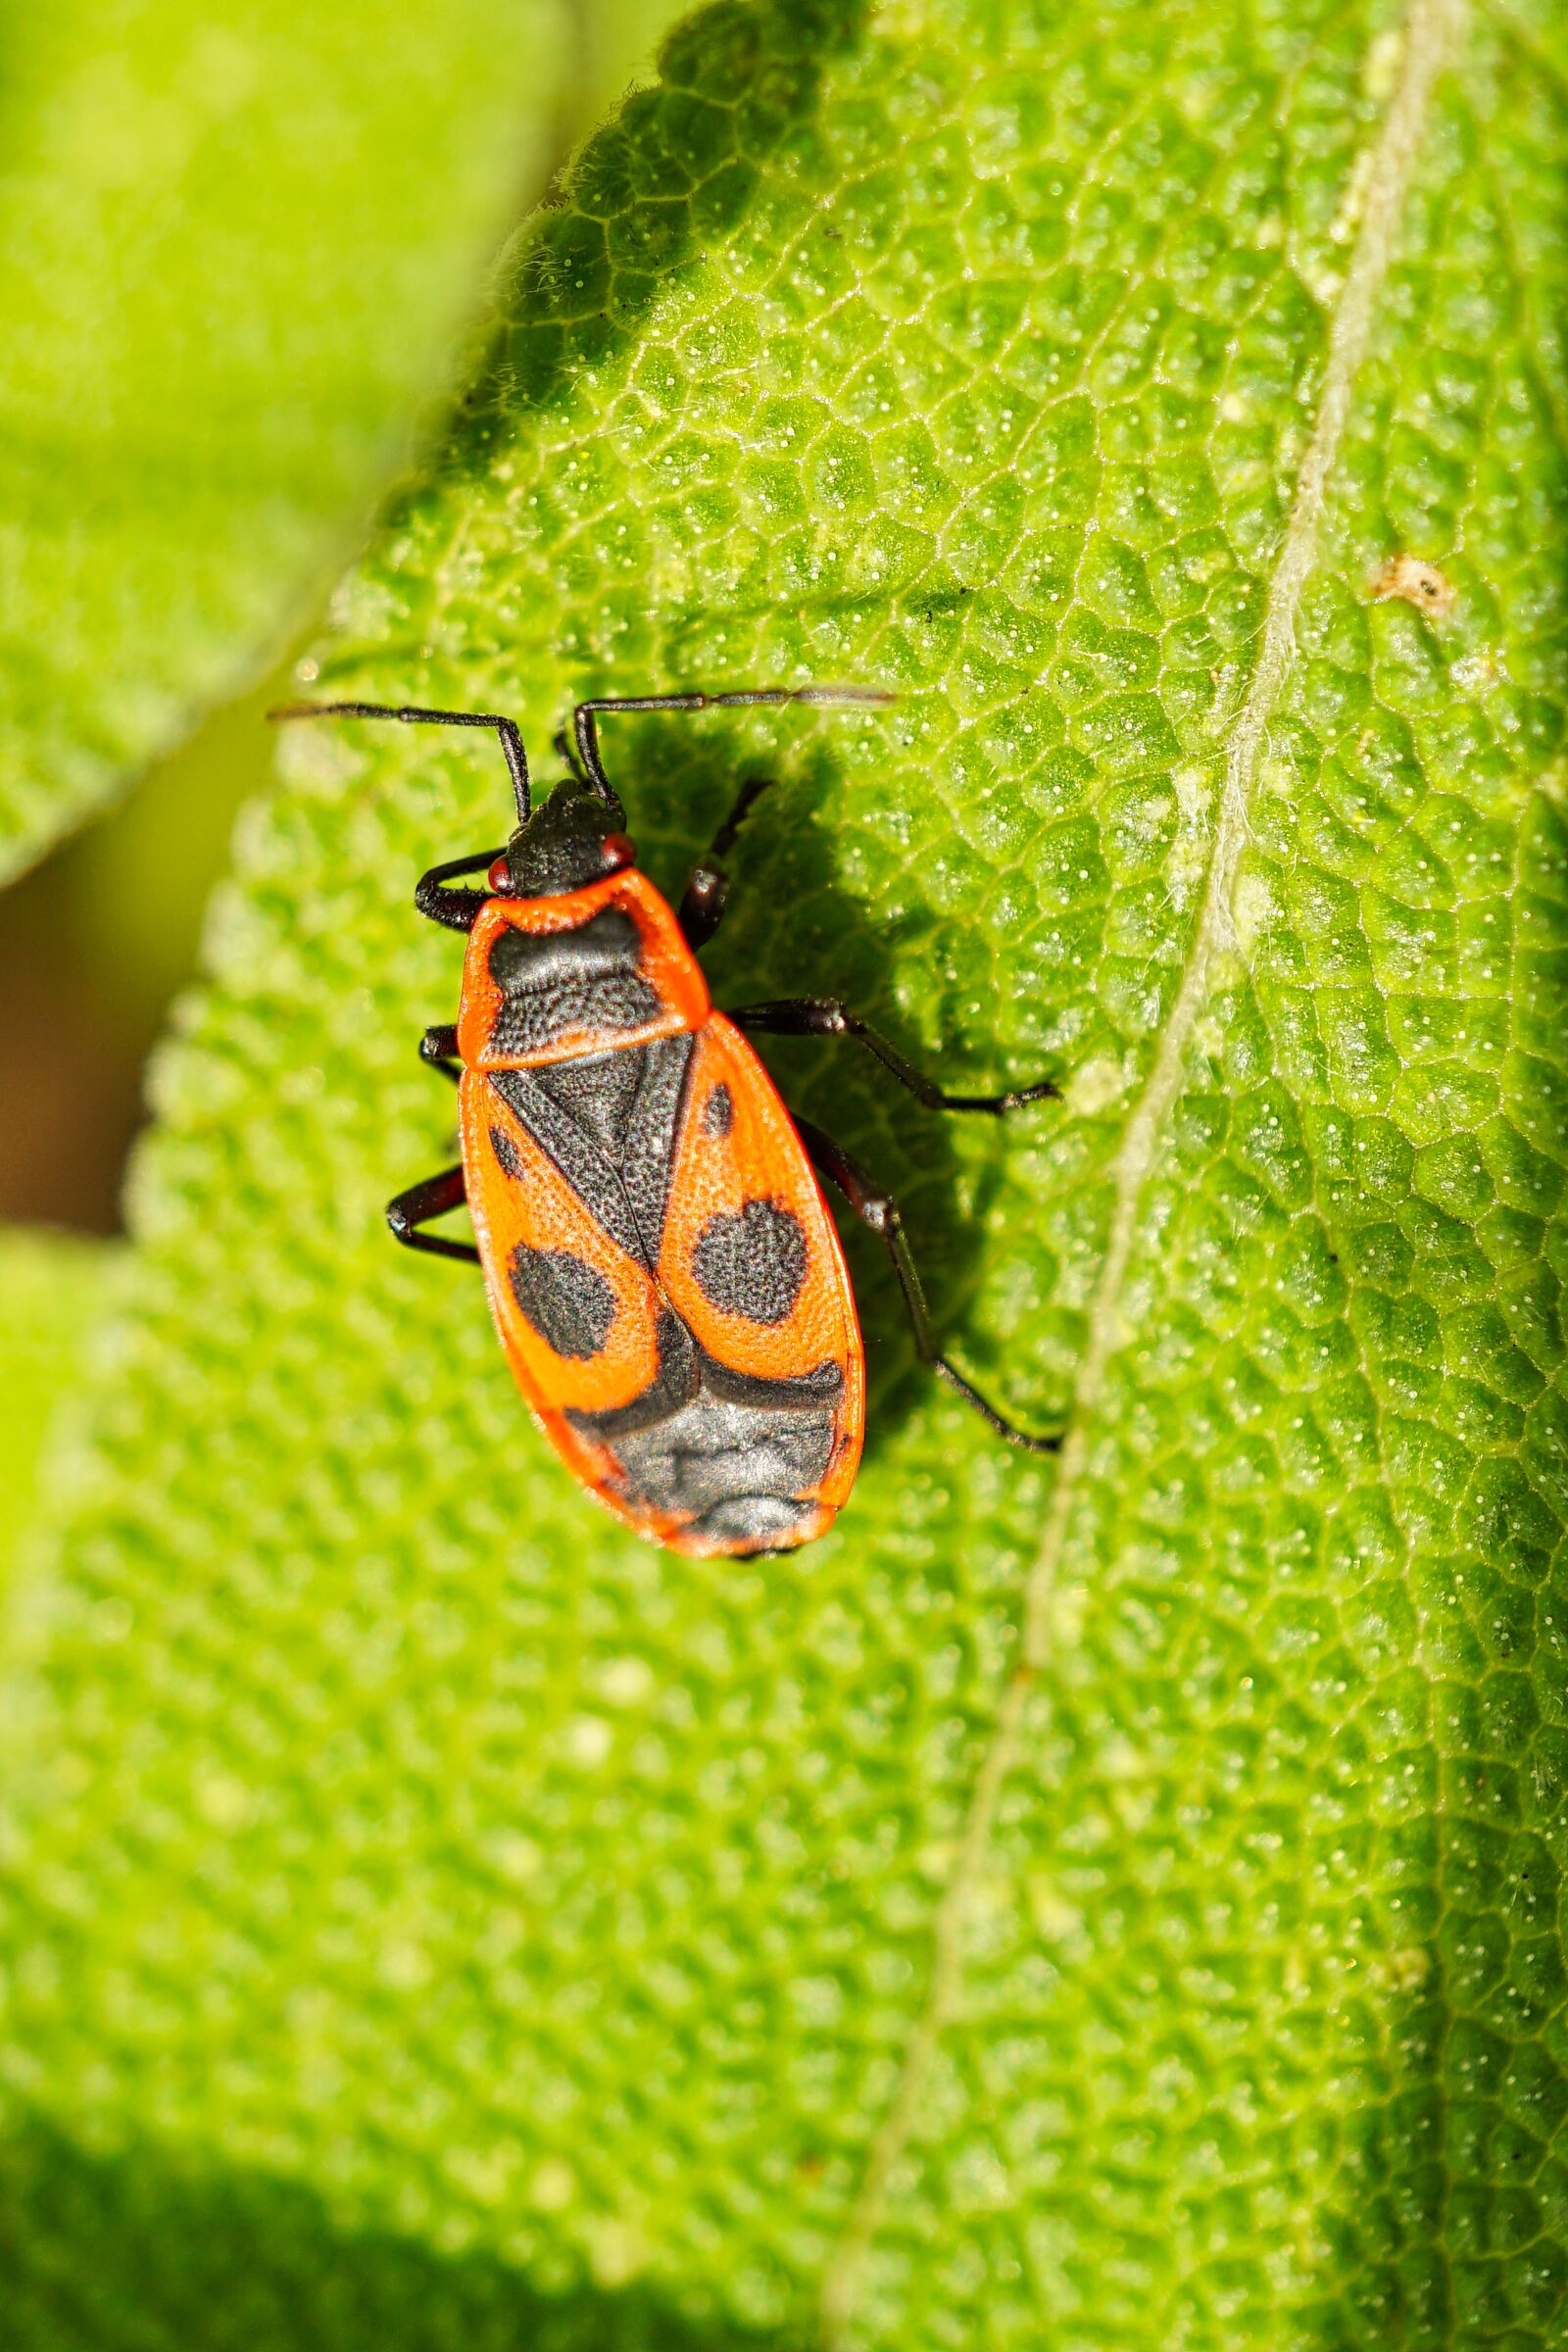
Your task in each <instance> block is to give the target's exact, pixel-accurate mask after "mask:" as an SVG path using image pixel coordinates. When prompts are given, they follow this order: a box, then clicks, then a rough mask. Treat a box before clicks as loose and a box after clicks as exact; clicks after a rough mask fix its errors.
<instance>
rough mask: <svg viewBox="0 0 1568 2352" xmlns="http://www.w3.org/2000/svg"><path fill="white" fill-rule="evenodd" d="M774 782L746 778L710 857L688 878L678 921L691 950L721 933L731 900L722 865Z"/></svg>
mask: <svg viewBox="0 0 1568 2352" xmlns="http://www.w3.org/2000/svg"><path fill="white" fill-rule="evenodd" d="M772 781H773V779H772V777H771V776H748V777H747V779H746V781H745V783H744V784H743V785H742V786H741V788H740V790H739V792H738V793H737V794H736V795H735V806H734V807H733V808H732V809H731V810H730V812H729V814H728V816H726V817H725V819H724V822H723V823H722V824H721V825H720V826H719V828H718V831H717V832H716V833H715V834H714V835H713V838H712V840H711V842H710V843H709V845H708V855H707V856H706V857H705V858H702V859H701V860H700V862H699V863H698V864H696V865H694V866H693V867H692V870H691V872H690V873H689V874H688V876H687V877H686V889H685V892H684V894H683V895H682V898H681V902H680V909H679V914H678V917H677V919H678V921H679V923H680V927H681V931H682V933H683V934H684V936H685V940H686V945H687V946H688V947H689V948H693V949H696V948H701V947H706V946H707V944H708V942H709V941H710V940H711V938H712V936H713V933H714V932H715V931H716V930H717V929H718V925H719V919H720V917H721V916H722V914H723V912H724V905H725V902H726V900H727V899H728V897H729V876H728V875H727V874H726V873H725V871H724V867H723V862H722V861H723V859H724V858H727V857H728V855H729V853H730V851H731V850H732V849H733V848H734V847H735V837H736V835H737V834H738V833H739V831H740V829H741V826H742V824H743V823H744V821H745V818H746V815H747V812H748V810H749V809H751V807H752V804H753V802H754V801H756V800H757V799H758V797H759V795H760V794H761V793H764V792H766V791H767V789H768V787H769V785H770V784H771V783H772Z"/></svg>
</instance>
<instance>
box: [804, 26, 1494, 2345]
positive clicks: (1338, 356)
mask: <svg viewBox="0 0 1568 2352" xmlns="http://www.w3.org/2000/svg"><path fill="white" fill-rule="evenodd" d="M1465 7H1466V0H1412V6H1411V8H1410V11H1409V14H1408V16H1407V18H1406V21H1405V40H1404V54H1403V60H1402V64H1401V68H1400V73H1399V79H1398V82H1397V87H1396V89H1395V92H1394V95H1393V98H1392V100H1391V103H1390V106H1389V110H1388V112H1387V114H1386V115H1385V117H1384V120H1383V123H1382V127H1381V129H1380V131H1379V134H1378V137H1377V140H1376V144H1375V146H1374V147H1373V149H1372V160H1371V164H1370V167H1369V168H1368V171H1367V179H1366V189H1365V198H1364V204H1363V209H1362V215H1361V222H1360V227H1359V230H1358V233H1357V236H1356V241H1355V247H1354V250H1353V252H1352V255H1351V258H1350V264H1349V268H1348V270H1347V272H1346V275H1345V279H1344V281H1343V283H1342V285H1341V287H1340V291H1339V296H1338V299H1337V301H1336V303H1335V306H1334V309H1333V311H1332V313H1331V316H1330V321H1329V341H1328V357H1327V363H1326V366H1325V368H1324V374H1323V384H1322V390H1321V394H1320V397H1319V401H1318V408H1317V415H1316V417H1315V419H1314V422H1313V427H1312V433H1311V438H1310V439H1309V441H1308V443H1307V447H1306V453H1305V456H1304V458H1303V460H1302V463H1301V468H1300V472H1299V476H1298V478H1297V486H1296V495H1295V498H1294V500H1293V501H1292V506H1291V514H1290V519H1289V521H1288V523H1287V525H1286V529H1285V535H1284V538H1283V539H1282V541H1281V543H1280V550H1279V554H1278V557H1277V560H1276V562H1275V564H1274V568H1273V571H1272V574H1271V575H1270V579H1269V585H1268V594H1267V599H1266V603H1265V609H1264V618H1263V627H1262V631H1261V635H1260V638H1259V643H1258V656H1257V662H1256V665H1255V667H1254V669H1253V672H1252V679H1251V684H1250V688H1249V690H1248V693H1247V697H1246V700H1245V701H1244V703H1243V705H1242V709H1241V711H1240V713H1239V715H1238V717H1237V720H1236V723H1235V726H1234V728H1233V730H1232V733H1231V737H1230V743H1229V746H1228V749H1227V755H1226V761H1225V781H1224V785H1223V788H1222V791H1221V796H1220V806H1219V812H1218V818H1217V822H1216V825H1215V831H1214V845H1213V850H1212V853H1211V856H1210V859H1209V867H1208V876H1207V882H1206V886H1205V890H1204V897H1203V906H1202V911H1201V915H1200V917H1199V921H1198V926H1197V929H1196V931H1195V934H1194V938H1193V944H1192V947H1191V950H1190V951H1189V954H1188V957H1187V962H1186V965H1185V967H1184V969H1183V974H1182V981H1181V986H1180V988H1179V989H1178V991H1177V995H1176V1000H1175V1003H1174V1004H1173V1005H1172V1007H1171V1010H1170V1014H1169V1017H1168V1019H1167V1020H1166V1023H1165V1026H1164V1028H1163V1030H1162V1032H1161V1034H1160V1037H1159V1042H1158V1046H1157V1048H1156V1051H1155V1054H1154V1059H1153V1063H1152V1068H1151V1070H1150V1074H1149V1077H1148V1080H1147V1082H1146V1083H1145V1086H1144V1089H1143V1092H1142V1094H1141V1095H1140V1097H1139V1099H1138V1102H1137V1103H1136V1104H1135V1105H1134V1108H1133V1111H1132V1114H1131V1116H1130V1117H1129V1119H1128V1122H1127V1126H1126V1129H1125V1131H1124V1133H1123V1137H1122V1142H1121V1146H1120V1149H1119V1151H1118V1152H1117V1154H1116V1158H1115V1161H1114V1164H1113V1174H1114V1183H1115V1195H1114V1201H1113V1205H1112V1210H1111V1220H1110V1231H1109V1235H1108V1237H1107V1242H1106V1249H1105V1255H1104V1259H1103V1264H1102V1267H1101V1273H1100V1279H1099V1282H1098V1284H1097V1285H1096V1290H1095V1295H1094V1299H1093V1303H1092V1305H1091V1309H1090V1315H1089V1327H1088V1337H1087V1344H1086V1346H1085V1348H1084V1352H1083V1355H1082V1357H1081V1359H1080V1362H1079V1368H1078V1377H1077V1380H1076V1383H1075V1392H1074V1398H1073V1413H1072V1423H1071V1427H1070V1429H1069V1431H1068V1434H1067V1438H1066V1441H1065V1443H1064V1445H1063V1446H1062V1450H1061V1455H1060V1461H1059V1468H1058V1472H1057V1477H1056V1483H1055V1487H1054V1492H1053V1495H1052V1500H1051V1506H1050V1509H1049V1511H1048V1513H1047V1518H1046V1524H1045V1527H1044V1530H1043V1531H1042V1535H1041V1542H1040V1548H1039V1550H1038V1552H1037V1553H1036V1555H1035V1560H1034V1564H1033V1566H1032V1568H1031V1569H1030V1572H1029V1578H1028V1583H1027V1586H1026V1589H1025V1594H1024V1613H1023V1639H1022V1643H1021V1648H1020V1655H1019V1660H1018V1664H1017V1666H1016V1667H1015V1668H1014V1670H1013V1672H1012V1674H1011V1676H1010V1677H1009V1679H1008V1682H1007V1684H1006V1687H1005V1690H1004V1692H1003V1695H1002V1699H1001V1702H1000V1705H999V1707H998V1710H997V1723H996V1729H995V1732H994V1734H993V1737H992V1740H991V1742H990V1745H989V1747H988V1749H987V1751H986V1754H985V1757H984V1759H983V1760H982V1763H981V1766H980V1769H979V1773H978V1775H977V1777H976V1781H975V1787H974V1791H973V1794H972V1796H971V1798H970V1802H969V1808H968V1812H967V1815H966V1818H965V1823H964V1830H963V1835H962V1837H961V1838H960V1839H959V1843H958V1851H957V1854H956V1858H955V1862H954V1867H953V1870H952V1873H951V1875H950V1877H949V1880H948V1883H947V1886H946V1887H945V1889H944V1891H943V1894H942V1897H941V1900H940V1902H939V1904H938V1906H937V1912H936V1916H935V1919H934V1922H933V1927H932V1962H931V1977H930V1985H929V1989H928V1992H927V1996H926V2001H925V2005H924V2008H923V2009H922V2011H921V2013H920V2015H919V2017H918V2018H917V2019H916V2021H915V2024H914V2027H913V2029H912V2031H911V2034H910V2036H909V2040H908V2042H907V2047H906V2051H905V2056H904V2063H903V2066H902V2068H901V2071H900V2076H899V2081H898V2083H897V2086H896V2088H895V2090H894V2094H893V2097H892V2100H891V2102H890V2105H889V2107H888V2110H887V2113H886V2114H885V2116H884V2117H883V2120H882V2123H881V2125H880V2126H879V2128H878V2130H877V2131H876V2132H875V2134H874V2135H873V2137H872V2141H871V2146H870V2151H869V2154H868V2157H867V2160H866V2166H865V2171H864V2174H863V2175H862V2178H861V2182H860V2187H859V2191H858V2196H857V2198H856V2202H855V2205H854V2207H853V2208H852V2211H851V2214H850V2218H849V2222H848V2224H847V2226H846V2228H845V2230H844V2232H843V2234H842V2236H841V2237H840V2239H839V2241H838V2244H837V2246H836V2247H835V2248H834V2250H833V2252H832V2254H831V2255H830V2257H829V2259H828V2262H827V2264H826V2266H825V2269H824V2272H823V2276H822V2281H821V2288H820V2299H819V2308H818V2317H819V2337H820V2341H821V2343H822V2344H823V2345H824V2346H825V2347H829V2348H831V2347H833V2346H836V2345H838V2344H840V2343H842V2342H843V2340H844V2337H845V2334H846V2330H847V2328H848V2327H849V2325H850V2322H851V2320H852V2319H853V2317H854V2314H855V2311H856V2307H857V2304H858V2297H859V2292H860V2287H861V2282H862V2280H863V2277H864V2272H865V2265H866V2260H867V2257H868V2255H869V2252H870V2249H871V2245H872V2243H873V2241H874V2239H875V2237H876V2234H877V2232H878V2230H879V2229H880V2227H881V2224H882V2221H883V2218H884V2216H885V2214H886V2211H887V2206H888V2202H889V2196H890V2191H891V2188H892V2183H893V2180H894V2176H895V2174H896V2172H897V2169H898V2166H899V2164H900V2162H901V2160H902V2158H903V2156H904V2153H905V2150H906V2148H907V2145H908V2141H909V2138H910V2134H911V2132H912V2130H913V2126H914V2121H915V2117H916V2114H917V2111H918V2107H919V2102H920V2098H921V2095H922V2093H923V2091H924V2088H925V2082H926V2079H927V2076H928V2074H929V2071H930V2066H931V2061H932V2058H933V2056H934V2054H935V2051H936V2047H937V2044H938V2042H939V2041H940V2040H941V2037H942V2035H943V2034H944V2032H945V2031H946V2029H947V2027H948V2026H949V2025H950V2024H951V2023H952V2022H953V2020H954V2018H955V2016H956V2011H957V2007H958V2003H959V2001H960V1999H961V1995H962V1986H963V1973H964V1956H963V1940H964V1931H965V1927H966V1925H967V1917H968V1910H969V1903H970V1898H971V1895H972V1893H973V1891H974V1887H975V1885H976V1882H977V1880H978V1878H979V1875H980V1872H981V1869H982V1867H983V1864H984V1861H985V1856H986V1853H987V1851H988V1849H989V1846H990V1842H991V1833H992V1828H993V1825H994V1822H995V1817H996V1810H997V1802H998V1798H999V1796H1000V1794H1001V1790H1002V1788H1003V1785H1004V1783H1005V1780H1006V1778H1007V1776H1008V1774H1009V1773H1010V1772H1011V1771H1012V1769H1013V1768H1014V1766H1015V1765H1016V1763H1017V1762H1018V1759H1019V1754H1020V1750H1021V1744H1022V1740H1021V1735H1022V1727H1023V1718H1024V1709H1025V1706H1026V1704H1027V1701H1028V1696H1029V1692H1030V1690H1031V1687H1032V1685H1033V1684H1034V1682H1035V1681H1036V1679H1037V1678H1038V1676H1039V1674H1040V1673H1041V1671H1042V1668H1043V1667H1044V1666H1045V1664H1046V1663H1047V1659H1048V1628H1049V1623H1050V1618H1051V1611H1052V1602H1053V1599H1054V1593H1055V1589H1056V1576H1057V1570H1058V1567H1059V1564H1060V1560H1061V1556H1062V1553H1063V1551H1064V1549H1065V1546H1066V1541H1067V1533H1068V1528H1069V1524H1070V1521H1071V1518H1072V1513H1073V1508H1074V1505H1075V1503H1076V1501H1077V1497H1078V1490H1079V1487H1080V1484H1081V1482H1082V1478H1083V1473H1084V1468H1085V1463H1086V1458H1087V1451H1088V1447H1087V1441H1086V1438H1085V1434H1084V1433H1085V1424H1086V1422H1087V1421H1088V1420H1089V1419H1090V1418H1091V1416H1092V1415H1093V1414H1094V1412H1095V1411H1096V1409H1097V1408H1098V1406H1099V1404H1100V1401H1101V1397H1102V1394H1103V1387H1104V1377H1105V1371H1106V1367H1107V1365H1108V1363H1109V1360H1110V1358H1111V1356H1112V1354H1113V1353H1114V1352H1115V1349H1116V1348H1117V1346H1118V1344H1119V1341H1120V1337H1121V1331H1120V1322H1121V1301H1122V1293H1123V1289H1124V1285H1125V1281H1126V1275H1127V1268H1128V1264H1129V1261H1130V1259H1131V1255H1132V1249H1133V1243H1134V1239H1135V1236H1136V1231H1137V1225H1138V1215H1139V1208H1140V1204H1141V1201H1142V1199H1143V1194H1144V1189H1145V1186H1146V1184H1147V1182H1148V1179H1149V1177H1150V1174H1151V1173H1152V1168H1153V1166H1154V1161H1155V1157H1156V1153H1157V1151H1158V1148H1159V1142H1160V1137H1161V1134H1162V1131H1163V1129H1164V1126H1165V1123H1166V1120H1167V1119H1168V1117H1169V1114H1170V1112H1171V1110H1172V1108H1173V1107H1174V1104H1175V1102H1176V1099H1177V1096H1178V1094H1179V1093H1180V1091H1181V1085H1182V1075H1183V1067H1184V1063H1185V1059H1186V1054H1187V1048H1188V1045H1189V1043H1190V1041H1191V1039H1192V1035H1193V1031H1194V1029H1195V1027H1196V1026H1197V1023H1198V1019H1199V1015H1200V1013H1201V1010H1202V1007H1203V1005H1204V1004H1205V1002H1206V1000H1207V997H1208V992H1209V984H1210V979H1211V975H1212V972H1213V968H1214V964H1215V960H1216V958H1217V956H1219V955H1220V953H1221V952H1222V951H1223V950H1224V949H1225V948H1226V947H1227V946H1228V945H1230V944H1231V943H1232V941H1233V939H1234V931H1233V925H1232V920H1231V895H1232V891H1233V889H1234V885H1235V881H1236V874H1237V868H1238V865H1239V863H1240V860H1241V856H1242V852H1243V849H1244V848H1245V846H1246V841H1247V837H1248V833H1249V829H1250V827H1249V815H1248V810H1249V803H1250V796H1251V791H1252V787H1253V784H1254V782H1255V778H1256V774H1257V769H1258V763H1259V758H1260V754H1261V752H1262V750H1263V746H1264V743H1265V739H1266V735H1267V728H1268V721H1269V717H1270V714H1271V713H1272V711H1273V710H1274V708H1275V705H1276V703H1277V702H1278V699H1279V696H1280V692H1281V689H1282V688H1283V686H1284V683H1285V680H1286V677H1287V676H1288V674H1289V671H1290V667H1291V663H1292V661H1293V659H1294V656H1295V649H1296V620H1297V614H1298V612H1299V606H1300V600H1301V594H1302V590H1303V589H1304V587H1305V584H1306V580H1307V577H1308V574H1309V573H1310V571H1311V568H1312V564H1313V563H1314V561H1315V559H1316V555H1317V542H1318V531H1319V526H1320V523H1321V521H1322V516H1323V510H1324V506H1325V504H1326V501H1327V496H1328V489H1329V483H1330V480H1331V478H1332V475H1333V470H1334V466H1335V463H1336V460H1337V459H1338V456H1339V453H1340V449H1341V446H1342V443H1343V441H1344V437H1345V431H1346V427H1347V424H1348V420H1349V415H1350V403H1351V396H1352V393H1353V389H1354V383H1355V377H1356V375H1357V373H1358V371H1359V368H1360V366H1361V363H1362V361H1363V359H1364V358H1365V357H1366V355H1367V352H1368V350H1369V348H1370V345H1371V341H1372V330H1373V324H1374V320H1375V316H1376V309H1377V302H1378V297H1379V295H1380V293H1381V291H1382V288H1383V284H1384V281H1385V279H1386V278H1387V275H1388V271H1389V268H1390V264H1391V262H1392V260H1393V257H1394V251H1395V245H1396V241H1397V236H1398V231H1399V223H1400V218H1401V215H1402V212H1403V207H1404V198H1405V194H1406V191H1407V189H1408V186H1409V182H1410V176H1411V172H1412V171H1413V169H1414V166H1415V161H1416V157H1417V154H1418V152H1419V149H1420V145H1421V141H1422V137H1423V133H1424V131H1425V127H1426V123H1427V118H1428V114H1429V112H1430V108H1431V102H1432V93H1433V89H1434V86H1435V84H1436V82H1437V80H1438V77H1439V74H1440V73H1441V72H1442V70H1443V67H1444V65H1445V63H1446V59H1447V57H1448V56H1449V54H1450V53H1451V52H1452V51H1453V50H1455V49H1456V48H1457V46H1458V36H1459V31H1460V25H1461V22H1462V19H1463V17H1464V14H1465Z"/></svg>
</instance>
